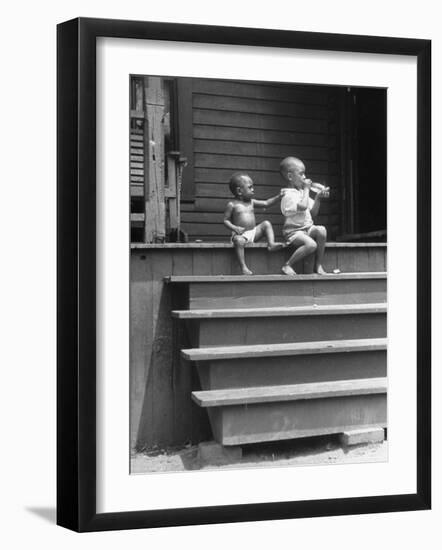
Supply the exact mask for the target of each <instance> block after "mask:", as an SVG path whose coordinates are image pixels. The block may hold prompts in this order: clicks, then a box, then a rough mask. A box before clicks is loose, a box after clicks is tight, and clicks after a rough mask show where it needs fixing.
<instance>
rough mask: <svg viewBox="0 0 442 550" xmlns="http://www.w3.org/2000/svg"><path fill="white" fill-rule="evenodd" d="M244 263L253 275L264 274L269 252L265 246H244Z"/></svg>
mask: <svg viewBox="0 0 442 550" xmlns="http://www.w3.org/2000/svg"><path fill="white" fill-rule="evenodd" d="M245 253H246V264H247V266H248V268H249V269H250V270H251V271H252V272H253V273H254V274H255V275H265V272H266V269H267V258H266V257H265V256H266V255H267V254H269V252H268V251H267V249H265V248H253V246H252V247H246V249H245Z"/></svg>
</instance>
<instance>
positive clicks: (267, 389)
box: [192, 378, 387, 407]
mask: <svg viewBox="0 0 442 550" xmlns="http://www.w3.org/2000/svg"><path fill="white" fill-rule="evenodd" d="M386 392H387V379H386V378H362V379H356V380H338V381H333V382H314V383H308V384H290V385H286V386H263V387H253V388H233V389H223V390H210V391H196V392H193V393H192V399H193V400H194V401H195V403H197V404H198V405H200V406H201V407H222V406H227V405H249V404H252V403H268V402H275V401H298V400H301V399H329V398H333V397H347V396H352V395H369V394H379V393H386Z"/></svg>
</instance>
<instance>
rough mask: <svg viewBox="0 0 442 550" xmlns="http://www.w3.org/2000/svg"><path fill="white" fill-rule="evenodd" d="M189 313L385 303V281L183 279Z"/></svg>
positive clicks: (341, 277)
mask: <svg viewBox="0 0 442 550" xmlns="http://www.w3.org/2000/svg"><path fill="white" fill-rule="evenodd" d="M166 281H167V282H169V283H172V284H176V285H180V286H183V285H184V286H185V291H186V292H187V293H188V308H189V309H221V308H240V309H243V308H252V307H253V308H255V307H257V308H265V307H287V306H308V305H315V304H316V305H345V304H357V303H380V302H385V300H386V293H387V277H386V273H385V272H379V273H341V274H338V275H330V274H327V275H322V276H319V275H298V276H296V277H288V276H286V275H259V276H244V275H230V276H224V275H219V276H182V277H168V278H166Z"/></svg>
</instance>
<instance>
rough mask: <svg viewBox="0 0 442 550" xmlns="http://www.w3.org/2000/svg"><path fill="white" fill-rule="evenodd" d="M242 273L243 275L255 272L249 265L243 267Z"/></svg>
mask: <svg viewBox="0 0 442 550" xmlns="http://www.w3.org/2000/svg"><path fill="white" fill-rule="evenodd" d="M241 273H242V274H243V275H253V272H252V271H250V269H249V268H248V267H243V268H242V269H241Z"/></svg>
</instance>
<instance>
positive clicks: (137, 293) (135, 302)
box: [129, 252, 153, 449]
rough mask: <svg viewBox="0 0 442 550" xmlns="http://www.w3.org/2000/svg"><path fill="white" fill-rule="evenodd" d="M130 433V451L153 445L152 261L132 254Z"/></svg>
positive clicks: (140, 255)
mask: <svg viewBox="0 0 442 550" xmlns="http://www.w3.org/2000/svg"><path fill="white" fill-rule="evenodd" d="M130 281H131V282H130V352H129V353H130V432H131V447H132V448H133V449H142V448H145V447H148V446H149V445H151V444H152V441H153V368H152V362H151V355H152V345H153V318H152V308H153V286H152V261H151V258H149V257H146V256H145V255H144V254H139V253H134V252H132V254H131V262H130Z"/></svg>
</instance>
